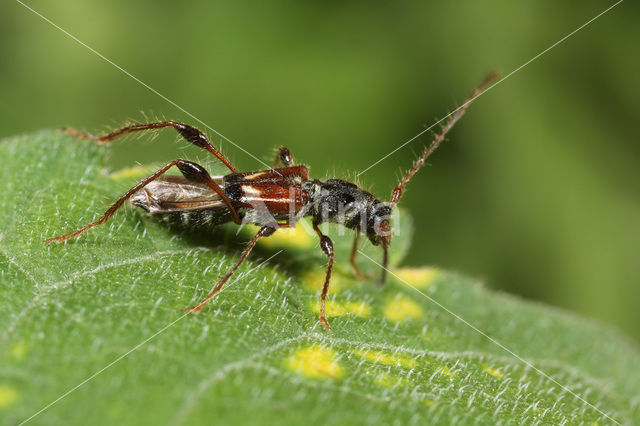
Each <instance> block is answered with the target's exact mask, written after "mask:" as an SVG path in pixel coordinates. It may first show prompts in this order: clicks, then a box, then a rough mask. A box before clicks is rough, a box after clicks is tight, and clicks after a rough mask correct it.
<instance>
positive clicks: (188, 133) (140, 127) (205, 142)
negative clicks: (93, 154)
mask: <svg viewBox="0 0 640 426" xmlns="http://www.w3.org/2000/svg"><path fill="white" fill-rule="evenodd" d="M163 127H173V128H174V129H175V130H176V132H178V133H179V134H180V135H181V136H182V137H183V138H185V139H186V140H187V141H188V142H191V143H192V144H194V145H195V146H197V147H200V148H203V149H206V150H207V151H209V152H210V153H212V154H213V155H215V156H216V157H218V159H219V160H220V161H222V162H223V163H224V165H225V166H227V167H228V168H229V170H231V173H236V169H235V167H233V166H232V165H231V163H230V162H229V160H227V159H226V157H225V156H224V155H222V153H220V151H218V150H217V149H215V148H214V147H213V145H211V142H209V139H207V137H206V136H205V134H204V133H203V132H202V131H200V130H198V129H197V128H195V127H193V126H190V125H188V124H184V123H179V122H177V121H160V122H157V123H145V124H134V125H131V126H126V127H123V128H121V129H118V130H116V131H114V132H111V133H107V134H105V135H102V136H94V135H92V134H90V133H85V132H81V131H79V130H76V129H72V128H63V129H60V130H61V131H62V132H64V133H67V134H69V135H72V136H75V137H77V138H80V139H91V140H94V141H97V142H99V143H101V144H105V143H109V142H111V141H112V140H114V139H116V138H118V137H120V136H124V135H126V134H129V133H134V132H141V131H145V130H152V129H161V128H163Z"/></svg>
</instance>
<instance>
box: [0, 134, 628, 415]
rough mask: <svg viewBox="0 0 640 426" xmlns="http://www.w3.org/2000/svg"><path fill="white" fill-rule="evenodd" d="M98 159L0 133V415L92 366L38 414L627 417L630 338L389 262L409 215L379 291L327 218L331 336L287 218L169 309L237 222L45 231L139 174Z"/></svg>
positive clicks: (303, 238) (62, 225) (219, 257)
mask: <svg viewBox="0 0 640 426" xmlns="http://www.w3.org/2000/svg"><path fill="white" fill-rule="evenodd" d="M107 153H108V148H105V147H99V146H96V145H95V144H93V143H90V142H87V141H78V140H75V139H73V138H70V137H67V136H64V135H62V134H59V133H57V132H53V131H43V132H40V133H34V134H28V135H24V136H20V137H15V138H11V139H6V140H4V141H2V142H0V162H1V164H2V172H1V177H2V179H0V188H1V191H2V194H3V203H2V209H1V210H0V312H1V315H0V419H2V422H1V423H2V424H7V425H12V424H16V423H19V422H21V421H23V420H25V419H27V418H29V417H30V416H31V415H33V414H35V413H36V412H38V410H40V409H41V408H43V407H45V406H46V405H47V404H49V403H51V402H52V401H54V400H56V399H57V398H58V397H60V396H61V395H63V394H64V393H65V392H67V391H69V390H71V389H73V388H74V387H75V386H77V385H78V384H80V383H82V382H83V381H84V380H85V379H87V378H89V377H91V376H92V375H94V374H95V373H96V372H99V371H100V370H102V369H103V368H105V367H107V366H109V367H108V368H107V369H105V370H104V371H102V372H101V373H99V374H98V375H96V376H95V377H93V378H92V379H91V380H89V381H87V382H86V383H84V384H83V385H82V386H80V387H78V388H77V389H76V390H75V391H73V392H72V393H70V394H69V395H68V396H66V397H64V398H63V399H61V400H60V401H58V402H57V403H55V404H54V405H52V406H51V407H50V408H48V409H47V410H45V411H44V412H42V413H41V414H39V415H38V416H37V417H35V418H34V420H33V421H34V422H35V424H87V423H100V424H116V423H117V424H154V425H157V424H168V425H180V424H184V425H187V424H209V423H221V424H236V423H245V424H265V423H280V424H282V423H296V424H299V423H303V422H304V423H305V424H309V425H315V424H318V425H327V424H349V423H364V422H367V423H371V422H378V423H385V424H390V423H396V424H407V423H409V424H424V423H435V424H450V423H452V422H456V423H470V422H478V423H482V424H496V423H546V424H563V423H572V424H575V423H594V424H596V423H597V424H610V423H613V421H612V419H615V420H616V421H618V422H620V423H628V424H631V423H638V422H639V421H640V408H639V405H640V396H639V389H640V356H639V352H638V349H637V347H636V346H634V345H633V344H632V343H630V342H628V341H627V340H626V339H625V338H623V337H621V336H620V335H618V334H617V332H615V331H613V330H611V329H610V328H608V327H606V326H603V325H600V324H598V323H596V322H594V321H591V320H588V319H585V318H581V317H578V316H575V315H572V314H569V313H566V312H563V311H560V310H557V309H554V308H550V307H546V306H543V305H540V304H536V303H530V302H526V301H523V300H520V299H518V298H515V297H512V296H509V295H505V294H497V293H495V292H492V291H489V290H487V289H486V288H484V287H483V286H482V285H481V284H480V283H478V282H477V281H475V280H472V279H469V278H465V277H463V276H460V275H458V274H456V273H451V272H446V271H440V270H437V269H433V268H428V267H419V268H401V267H398V265H399V263H400V261H401V259H402V256H403V254H404V253H405V252H406V251H407V250H408V244H409V239H410V238H409V237H410V235H411V226H410V220H409V218H408V215H406V214H403V215H401V219H400V221H399V222H400V228H401V233H400V235H399V236H397V237H395V238H394V241H393V246H394V249H393V252H392V256H391V259H392V262H391V263H392V270H393V271H394V273H395V274H396V275H397V276H398V277H400V278H401V279H399V278H397V277H394V276H390V282H389V283H388V284H387V285H385V286H380V285H378V284H377V283H376V282H375V280H368V281H364V282H358V281H355V280H353V278H352V276H351V272H350V268H349V265H348V256H349V248H350V244H351V238H352V236H351V235H349V234H348V233H347V234H345V235H339V233H340V229H338V228H329V231H328V232H329V235H330V236H331V237H332V238H333V239H334V241H335V243H336V251H337V255H336V259H337V260H336V270H335V274H334V277H333V284H332V289H333V291H332V292H331V294H330V300H329V302H328V306H327V310H328V313H329V320H330V322H331V325H332V327H333V328H332V330H331V331H325V330H324V329H323V327H322V326H321V325H320V324H319V323H318V320H317V318H318V314H317V310H318V291H319V286H320V285H321V284H322V279H323V276H324V268H325V267H326V258H325V257H324V256H323V254H322V252H321V251H320V249H319V248H318V245H317V242H316V240H315V239H314V237H313V236H312V235H309V234H307V233H306V232H304V230H302V229H298V230H297V232H295V233H294V234H293V235H288V236H287V235H280V236H278V235H277V234H276V235H275V236H273V237H270V238H269V239H268V240H265V241H264V243H262V244H260V245H259V246H258V247H257V249H256V251H255V252H254V253H252V255H251V256H250V257H249V260H248V261H247V262H246V263H245V264H244V265H243V266H242V267H241V268H240V269H239V271H238V273H237V274H236V275H235V277H234V278H233V279H232V280H231V281H230V282H229V283H228V285H227V287H226V288H225V290H224V291H222V292H221V293H220V295H219V296H218V297H216V298H215V299H214V300H213V301H212V303H210V305H209V306H207V308H205V309H204V310H203V311H202V312H201V313H200V314H198V315H186V316H183V315H182V313H181V309H182V308H183V307H185V306H189V305H192V304H194V303H195V302H197V301H198V300H200V299H201V298H202V297H203V296H204V295H205V294H206V293H207V292H208V291H209V289H210V288H211V287H212V285H213V284H215V282H216V280H217V278H218V277H219V276H220V275H221V274H222V273H224V272H226V271H227V270H228V269H229V268H230V267H231V266H232V265H233V263H234V262H235V260H236V259H237V257H238V254H239V250H240V249H241V247H242V244H243V243H245V242H246V241H247V239H248V238H249V236H250V233H251V232H252V230H251V229H248V228H245V229H243V231H242V232H241V233H240V234H238V235H236V228H235V227H232V226H229V227H223V228H221V229H219V230H214V231H202V230H196V231H194V232H185V231H176V230H174V229H168V228H167V227H166V226H164V225H163V224H162V223H160V222H158V221H155V220H154V219H152V218H149V217H147V216H146V215H145V213H144V212H142V211H141V210H140V209H134V208H132V207H126V208H123V209H122V210H121V211H119V212H118V213H117V214H116V215H115V216H114V217H113V218H112V220H111V221H110V222H108V223H107V224H106V225H104V226H102V227H98V228H96V229H93V230H91V231H89V232H87V233H86V234H84V235H82V236H81V237H80V238H78V239H76V240H73V241H69V242H68V243H66V244H52V245H51V246H47V245H46V244H44V239H45V238H47V237H51V236H55V235H60V234H62V233H65V232H68V231H70V230H73V229H76V228H78V227H79V226H81V225H84V224H86V223H87V222H89V221H92V220H95V219H96V218H97V217H99V214H101V213H102V212H103V211H104V210H105V208H106V207H107V206H108V205H110V203H112V202H113V201H114V200H115V199H116V198H117V197H118V196H119V195H121V194H122V193H124V192H125V191H126V190H127V189H128V188H129V187H131V186H132V185H133V184H134V183H135V182H136V178H137V177H138V176H137V174H138V171H136V170H135V169H134V170H132V171H127V172H121V173H116V174H108V173H106V172H105V171H104V167H105V161H106V156H107ZM365 243H366V244H365ZM361 248H362V250H363V251H364V252H365V254H366V255H367V256H370V257H371V258H372V259H374V260H376V261H379V259H380V253H379V251H378V250H375V248H374V247H370V245H369V244H368V242H366V241H363V242H362V244H361ZM265 260H267V261H266V262H265ZM425 261H428V259H425ZM359 263H360V265H361V266H362V268H363V269H364V270H366V271H367V272H371V273H376V274H377V273H378V272H379V271H378V268H377V267H376V266H375V265H374V264H373V263H372V262H371V261H370V260H368V259H367V258H366V257H365V256H361V257H360V259H359ZM405 282H407V283H410V284H411V285H412V286H414V287H415V288H417V289H418V290H419V292H418V291H416V289H415V288H411V287H409V286H408V285H406V283H405ZM603 285H606V283H603ZM420 292H421V293H422V294H421V293H420ZM430 299H432V300H435V301H437V303H438V304H440V305H442V307H445V308H446V310H445V309H443V308H442V307H441V306H438V304H436V303H434V302H433V301H432V300H430ZM447 310H448V311H450V312H448V311H447ZM451 312H452V313H455V315H456V316H454V315H452V313H451ZM462 320H464V321H465V322H467V323H468V324H466V323H465V322H463V321H462ZM470 325H472V326H473V327H475V328H477V330H480V331H482V332H483V333H486V336H484V335H483V334H481V333H479V332H478V331H477V330H474V329H473V328H472V327H471V326H470ZM487 336H489V337H490V338H491V339H492V340H490V339H489V338H487ZM496 342H499V343H500V344H501V345H503V346H504V348H507V349H508V351H506V350H505V349H504V348H502V347H500V346H499V345H498V344H496ZM510 352H512V353H510ZM124 354H128V355H126V356H125V357H123V358H122V356H123V355H124ZM513 354H517V356H518V357H521V358H522V359H518V358H516V357H514V356H513ZM523 360H525V361H526V363H525V362H524V361H523ZM528 364H529V365H528ZM532 366H535V368H532ZM537 369H539V370H537ZM541 372H544V375H543V374H542V373H541ZM545 375H547V376H545ZM572 393H573V394H572ZM574 394H575V395H574ZM576 395H577V396H579V397H580V398H582V399H584V401H583V400H581V399H579V398H577V397H576ZM585 401H588V404H587V403H585ZM605 415H606V416H609V417H606V416H605Z"/></svg>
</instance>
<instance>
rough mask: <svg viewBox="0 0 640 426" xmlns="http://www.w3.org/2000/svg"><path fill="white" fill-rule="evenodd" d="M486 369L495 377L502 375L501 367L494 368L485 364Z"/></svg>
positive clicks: (486, 371)
mask: <svg viewBox="0 0 640 426" xmlns="http://www.w3.org/2000/svg"><path fill="white" fill-rule="evenodd" d="M483 369H484V371H485V373H487V374H489V375H491V376H493V377H502V372H501V371H500V370H499V369H493V368H491V367H488V366H484V368H483Z"/></svg>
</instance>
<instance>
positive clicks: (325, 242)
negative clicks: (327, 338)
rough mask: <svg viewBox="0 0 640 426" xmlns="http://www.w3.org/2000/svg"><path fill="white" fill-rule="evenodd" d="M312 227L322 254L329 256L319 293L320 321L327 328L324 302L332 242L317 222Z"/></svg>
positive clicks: (329, 270)
mask: <svg viewBox="0 0 640 426" xmlns="http://www.w3.org/2000/svg"><path fill="white" fill-rule="evenodd" d="M313 229H314V230H315V231H316V233H317V234H318V236H319V237H320V247H321V248H322V251H323V252H324V254H326V255H327V257H328V258H329V266H327V275H326V277H325V279H324V285H323V286H322V294H321V295H320V322H321V323H323V324H324V326H325V327H326V328H327V330H329V329H330V328H331V326H329V322H328V321H327V317H326V316H325V302H326V300H327V293H328V292H329V283H330V281H331V270H332V269H333V242H332V241H331V238H329V237H327V236H326V235H324V234H323V233H322V231H320V228H318V223H317V222H315V221H314V222H313Z"/></svg>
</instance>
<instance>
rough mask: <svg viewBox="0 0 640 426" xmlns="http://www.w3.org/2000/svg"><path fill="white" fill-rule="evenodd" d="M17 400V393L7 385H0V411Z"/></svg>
mask: <svg viewBox="0 0 640 426" xmlns="http://www.w3.org/2000/svg"><path fill="white" fill-rule="evenodd" d="M17 400H18V391H17V390H16V389H15V388H13V387H11V386H7V385H0V409H2V408H6V407H9V406H11V405H13V404H15V402H16V401H17Z"/></svg>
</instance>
